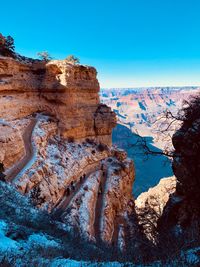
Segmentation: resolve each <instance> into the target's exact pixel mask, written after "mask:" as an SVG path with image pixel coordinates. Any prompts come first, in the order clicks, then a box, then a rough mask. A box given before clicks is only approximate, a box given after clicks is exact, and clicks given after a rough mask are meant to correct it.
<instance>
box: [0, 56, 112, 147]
mask: <svg viewBox="0 0 200 267" xmlns="http://www.w3.org/2000/svg"><path fill="white" fill-rule="evenodd" d="M96 74H97V73H96V70H95V69H94V68H92V67H88V66H81V65H72V64H69V63H67V62H66V61H59V60H54V61H50V62H48V63H45V62H43V61H38V60H35V61H29V62H20V61H17V60H14V59H12V58H5V57H0V106H1V110H0V118H4V119H5V120H15V119H20V118H23V117H26V116H28V115H31V114H33V113H34V112H47V113H49V114H52V115H53V116H55V117H56V119H57V120H58V128H59V130H60V133H61V135H62V136H63V137H65V138H67V137H73V138H75V139H79V140H80V139H83V138H86V137H90V138H91V137H93V138H96V139H98V140H99V141H103V142H104V143H107V144H109V145H110V144H111V131H112V128H113V127H114V126H115V123H116V117H115V114H114V113H113V112H112V111H111V110H110V108H108V107H107V106H105V105H102V104H100V100H99V95H98V92H99V83H98V80H97V78H96ZM8 111H9V112H8Z"/></svg>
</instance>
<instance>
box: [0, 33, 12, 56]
mask: <svg viewBox="0 0 200 267" xmlns="http://www.w3.org/2000/svg"><path fill="white" fill-rule="evenodd" d="M14 50H15V45H14V39H13V38H12V37H11V36H10V35H9V36H7V37H6V36H3V35H2V34H1V33H0V55H2V56H6V57H7V56H14Z"/></svg>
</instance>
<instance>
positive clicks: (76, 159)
mask: <svg viewBox="0 0 200 267" xmlns="http://www.w3.org/2000/svg"><path fill="white" fill-rule="evenodd" d="M96 75H97V73H96V70H95V69H94V68H92V67H88V66H81V65H72V64H69V63H67V62H66V61H59V60H53V61H50V62H48V63H47V62H46V63H45V62H42V61H39V60H25V59H24V61H22V60H15V59H12V58H6V57H0V105H1V109H0V118H1V120H0V129H1V133H0V142H1V143H2V146H1V147H0V155H1V156H0V157H1V158H0V160H1V162H3V164H4V166H5V167H6V171H5V174H6V180H7V181H8V182H11V183H12V184H13V185H14V186H15V187H16V188H17V189H18V191H20V192H21V193H22V194H24V195H26V196H28V197H29V198H30V200H31V201H32V202H33V203H34V204H35V205H36V206H37V207H38V208H41V209H44V210H47V211H48V212H49V213H50V214H51V215H52V218H54V219H55V220H60V221H62V222H63V223H64V224H65V225H66V227H67V229H68V230H70V231H71V232H72V231H74V232H76V233H80V235H81V237H82V238H85V239H89V240H93V241H96V242H97V243H101V242H106V243H107V244H114V245H116V246H118V244H119V243H120V247H121V248H124V247H125V246H126V241H127V238H126V236H127V234H128V233H127V229H128V228H129V225H130V224H131V220H130V218H131V216H133V213H134V201H133V196H132V185H133V181H134V167H133V162H132V161H131V160H129V159H128V158H127V155H126V153H125V152H124V151H123V150H118V149H116V148H113V147H112V146H111V133H112V129H113V127H114V126H115V125H116V116H115V113H114V112H112V111H111V109H110V108H109V107H107V106H106V105H104V104H101V103H100V100H99V95H98V92H99V83H98V80H97V78H96ZM119 240H120V241H119Z"/></svg>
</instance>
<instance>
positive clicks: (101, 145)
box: [97, 143, 108, 152]
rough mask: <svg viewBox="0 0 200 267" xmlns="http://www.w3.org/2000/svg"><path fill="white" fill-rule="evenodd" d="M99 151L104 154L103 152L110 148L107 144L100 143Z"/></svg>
mask: <svg viewBox="0 0 200 267" xmlns="http://www.w3.org/2000/svg"><path fill="white" fill-rule="evenodd" d="M97 149H98V151H99V152H103V151H105V150H107V149H108V148H107V146H106V145H105V144H102V143H100V144H98V146H97Z"/></svg>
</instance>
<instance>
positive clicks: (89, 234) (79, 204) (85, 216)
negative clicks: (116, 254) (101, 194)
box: [62, 171, 102, 240]
mask: <svg viewBox="0 0 200 267" xmlns="http://www.w3.org/2000/svg"><path fill="white" fill-rule="evenodd" d="M101 175H102V171H96V172H94V173H92V174H90V175H89V176H88V178H87V180H86V181H85V183H84V184H83V185H82V187H81V189H80V191H79V192H78V193H77V194H76V196H75V197H74V198H73V199H72V201H71V202H70V205H69V206H68V208H67V211H66V213H64V214H63V216H62V218H63V220H64V222H65V223H66V224H69V225H71V226H72V227H75V228H76V229H79V231H80V233H81V234H82V236H83V237H84V238H86V239H90V240H94V220H95V206H96V205H95V203H96V201H97V196H98V188H99V183H100V179H101Z"/></svg>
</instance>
